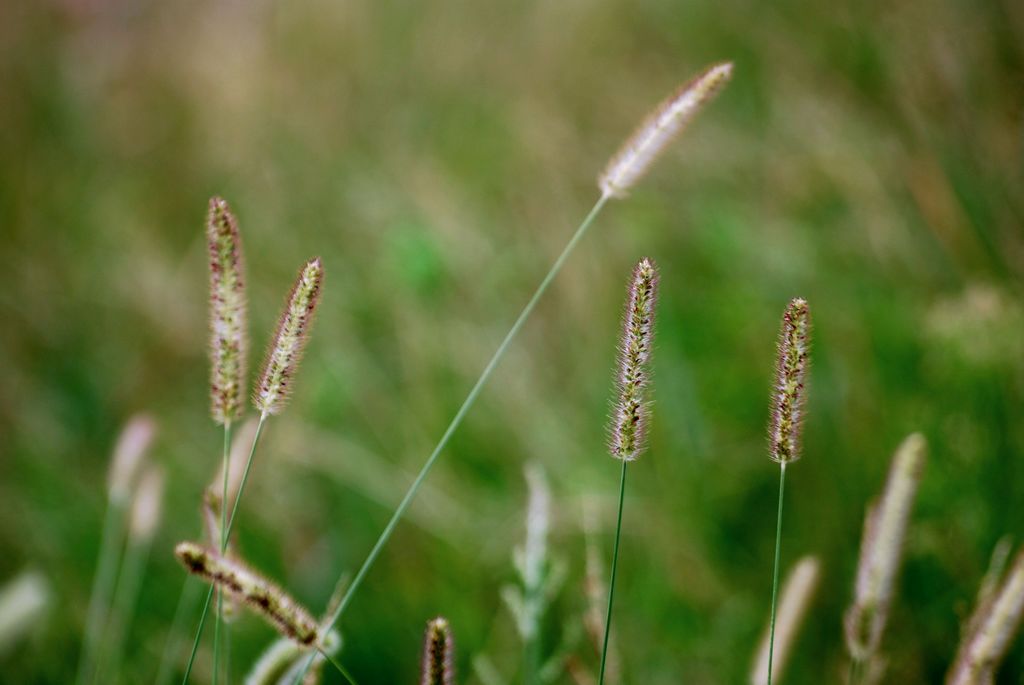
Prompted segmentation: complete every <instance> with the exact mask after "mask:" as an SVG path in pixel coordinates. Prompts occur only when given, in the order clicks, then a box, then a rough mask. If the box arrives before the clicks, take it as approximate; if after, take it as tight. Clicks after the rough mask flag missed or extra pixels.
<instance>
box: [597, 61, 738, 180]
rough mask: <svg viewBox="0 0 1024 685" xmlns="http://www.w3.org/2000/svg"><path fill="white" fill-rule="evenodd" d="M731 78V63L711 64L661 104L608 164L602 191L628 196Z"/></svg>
mask: <svg viewBox="0 0 1024 685" xmlns="http://www.w3.org/2000/svg"><path fill="white" fill-rule="evenodd" d="M731 76H732V62H722V63H720V64H715V65H712V66H711V67H708V68H707V69H705V70H704V71H703V72H701V73H700V74H699V75H698V76H697V77H696V78H694V79H693V80H692V81H690V82H689V83H687V84H685V85H684V86H682V87H681V88H679V89H678V90H677V91H676V92H675V93H673V94H672V95H671V96H670V97H668V98H667V99H666V100H664V101H663V102H662V103H661V104H659V105H658V106H657V107H656V108H655V109H654V111H653V112H652V113H651V114H650V115H648V117H647V119H646V120H645V121H644V123H642V124H641V125H640V127H639V128H638V129H637V130H636V131H635V132H634V133H633V135H631V136H630V137H629V138H628V139H627V140H626V142H625V143H623V145H622V147H621V148H619V151H618V152H616V153H615V155H614V156H613V157H612V158H611V160H610V161H609V162H608V165H607V166H606V167H605V169H604V171H603V172H602V173H601V176H600V178H599V179H598V186H599V187H600V188H601V192H602V193H604V194H605V195H606V196H609V197H623V196H625V195H626V193H627V192H628V191H629V189H630V188H632V187H633V186H634V185H636V183H637V182H638V181H639V180H640V179H641V177H643V175H644V174H645V173H646V172H647V170H648V169H649V168H650V167H651V165H652V164H653V163H654V161H655V160H656V159H657V158H658V156H659V155H661V153H662V152H664V150H665V148H666V147H668V145H669V143H671V142H672V140H673V139H675V137H676V136H677V135H679V134H680V133H681V132H682V130H683V129H684V128H686V125H687V124H688V123H689V122H690V121H691V120H692V119H693V117H694V116H696V114H697V112H699V111H700V109H701V108H702V107H703V106H704V105H705V104H706V103H707V102H709V101H710V100H711V98H712V97H713V96H714V95H715V94H716V93H717V92H718V91H719V90H721V88H722V86H724V85H725V84H726V82H727V81H728V80H729V78H730V77H731Z"/></svg>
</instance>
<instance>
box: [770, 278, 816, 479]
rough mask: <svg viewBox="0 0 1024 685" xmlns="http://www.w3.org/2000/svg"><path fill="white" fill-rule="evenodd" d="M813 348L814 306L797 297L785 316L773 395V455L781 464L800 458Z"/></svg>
mask: <svg viewBox="0 0 1024 685" xmlns="http://www.w3.org/2000/svg"><path fill="white" fill-rule="evenodd" d="M810 350H811V310H810V309H809V308H808V306H807V301H806V300H803V299H801V298H796V299H793V300H791V301H790V303H789V306H788V307H786V312H785V314H783V316H782V332H781V333H780V334H779V358H778V362H777V364H776V378H775V391H774V395H773V397H772V424H771V429H770V434H769V438H770V440H771V458H772V459H774V460H775V461H777V462H779V463H780V464H788V463H789V462H791V461H796V460H797V459H799V458H800V433H801V431H802V429H803V422H804V403H805V401H806V399H807V392H806V381H807V369H808V367H809V366H810Z"/></svg>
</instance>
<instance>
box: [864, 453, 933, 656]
mask: <svg viewBox="0 0 1024 685" xmlns="http://www.w3.org/2000/svg"><path fill="white" fill-rule="evenodd" d="M926 452H927V443H926V442H925V439H924V437H923V436H922V435H920V434H918V433H914V434H913V435H910V436H909V437H907V438H906V439H905V440H904V441H903V442H902V443H901V444H900V446H899V448H898V449H897V450H896V454H895V456H894V457H893V460H892V466H891V467H890V469H889V478H888V480H887V481H886V484H885V490H884V491H883V493H882V496H881V499H880V500H879V501H878V502H876V503H874V504H872V505H871V507H870V508H869V509H868V513H867V516H866V517H865V521H864V536H863V538H862V540H861V547H860V561H859V563H858V566H857V581H856V585H855V586H854V599H853V604H852V605H851V606H850V608H849V610H848V611H847V613H846V617H845V620H844V629H845V636H846V645H847V648H848V649H849V651H850V655H851V656H852V657H853V658H854V659H856V660H858V661H864V662H867V661H870V660H871V658H872V657H873V655H875V653H876V652H877V651H878V647H879V645H880V643H881V640H882V633H883V632H884V630H885V623H886V621H887V619H888V616H889V608H890V605H891V604H892V598H893V594H894V589H895V585H896V578H897V575H898V573H899V567H900V560H901V559H902V557H903V541H904V539H905V537H906V532H907V524H908V522H909V520H910V512H911V509H912V507H913V504H914V496H915V495H916V493H917V487H918V484H919V483H920V481H921V472H922V470H923V469H924V461H925V455H926Z"/></svg>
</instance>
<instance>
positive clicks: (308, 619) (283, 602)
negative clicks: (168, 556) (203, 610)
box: [174, 542, 320, 646]
mask: <svg viewBox="0 0 1024 685" xmlns="http://www.w3.org/2000/svg"><path fill="white" fill-rule="evenodd" d="M174 555H175V556H176V557H177V558H178V561H180V562H181V564H182V565H183V566H184V567H185V570H187V571H188V572H189V573H191V574H193V575H196V576H199V577H200V578H203V579H204V580H206V581H207V582H209V583H213V584H214V585H215V586H216V587H217V588H219V589H220V590H222V591H224V592H225V593H226V594H228V595H231V596H232V597H235V598H237V599H238V600H239V601H242V602H245V603H246V604H247V605H248V606H249V607H251V608H252V609H253V610H254V611H255V612H256V613H258V614H260V615H261V616H263V618H264V619H266V621H267V622H268V623H270V624H271V625H273V626H274V627H275V628H276V629H277V631H278V632H279V633H281V635H283V636H285V637H288V638H291V639H292V640H295V641H296V642H298V643H299V644H301V645H306V646H309V645H313V644H314V643H316V642H317V640H318V638H319V636H320V628H319V626H318V625H317V622H316V621H315V620H314V619H313V617H312V615H311V614H310V613H309V611H307V610H306V609H305V608H304V607H303V606H302V605H300V604H299V603H298V602H296V601H295V600H294V599H293V598H292V597H291V596H289V595H288V594H286V593H285V591H284V590H282V589H281V588H279V587H278V586H277V585H275V584H274V583H272V582H270V581H269V580H267V579H266V578H264V577H263V576H261V575H260V574H258V573H256V572H255V571H253V570H252V569H250V568H248V567H247V566H245V565H244V564H242V563H241V562H239V561H236V560H235V559H230V558H227V557H223V556H221V555H220V554H218V553H217V552H215V551H214V550H212V549H210V548H208V547H204V546H202V545H200V544H198V543H195V542H180V543H178V546H177V547H175V548H174Z"/></svg>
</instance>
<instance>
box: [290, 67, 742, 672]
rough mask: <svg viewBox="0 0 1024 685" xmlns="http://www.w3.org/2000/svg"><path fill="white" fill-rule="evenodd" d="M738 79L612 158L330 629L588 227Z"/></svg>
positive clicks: (694, 84)
mask: <svg viewBox="0 0 1024 685" xmlns="http://www.w3.org/2000/svg"><path fill="white" fill-rule="evenodd" d="M731 76H732V64H731V63H722V64H718V65H714V66H712V67H711V68H709V69H707V70H705V71H704V72H702V73H701V74H700V75H698V76H697V77H696V78H695V79H694V80H692V81H691V82H690V83H688V84H686V85H685V86H683V88H681V89H680V90H679V91H677V92H676V93H675V94H674V95H673V96H672V97H671V98H669V100H667V101H665V102H663V103H661V104H660V105H659V106H658V107H657V108H655V110H654V112H653V113H652V115H651V116H649V117H648V119H647V120H646V121H645V122H644V124H642V125H641V127H640V128H639V129H638V130H637V131H636V132H634V133H633V135H632V136H630V137H629V138H628V139H627V140H626V142H625V143H624V144H623V146H622V147H621V148H620V149H619V151H618V152H617V153H616V154H615V155H614V156H613V157H612V158H611V160H610V161H609V163H608V165H607V166H606V167H605V169H604V170H603V171H602V172H601V174H600V176H599V178H598V187H599V188H600V190H601V195H600V197H599V198H598V199H597V202H595V203H594V206H593V207H592V208H591V210H590V212H588V213H587V215H586V217H584V219H583V221H582V222H581V223H580V225H579V226H578V227H577V229H576V232H575V233H573V235H572V238H570V239H569V242H568V244H566V246H565V248H564V249H563V250H562V253H561V254H560V255H558V258H557V259H556V260H555V263H554V264H552V265H551V268H550V269H549V270H548V273H547V274H546V275H545V276H544V278H543V279H542V280H541V282H540V285H538V286H537V289H536V290H535V291H534V293H533V295H532V296H531V297H530V299H529V301H527V303H526V306H525V307H523V310H522V312H520V313H519V317H518V318H517V319H516V320H515V323H513V324H512V328H510V329H509V331H508V333H507V334H506V335H505V338H504V339H503V340H502V341H501V344H500V345H498V349H497V350H495V352H494V355H493V356H492V357H491V359H490V361H489V362H487V365H486V366H485V367H484V370H483V372H481V374H480V377H479V378H478V379H477V381H476V383H475V384H474V385H473V387H472V389H470V391H469V394H468V395H467V396H466V399H465V400H463V402H462V405H461V406H460V407H459V410H458V411H457V412H456V413H455V416H454V417H453V418H452V420H451V422H450V423H449V424H448V427H447V428H446V429H445V431H444V433H443V434H442V435H441V439H440V440H439V441H438V443H437V445H436V446H435V447H434V450H433V452H431V454H430V456H429V457H428V458H427V461H426V462H425V463H424V464H423V467H422V468H421V469H420V472H419V474H418V475H417V476H416V479H415V480H414V481H413V482H412V485H410V486H409V490H408V491H407V492H406V494H405V496H404V497H403V498H402V501H401V502H400V503H399V505H398V508H397V509H395V512H394V514H392V516H391V519H390V520H389V521H388V523H387V525H386V526H385V527H384V530H383V531H382V532H381V534H380V537H379V538H378V539H377V542H376V543H374V545H373V548H372V549H371V550H370V554H369V555H368V556H367V557H366V561H364V562H363V565H362V566H361V567H360V568H359V571H358V572H357V573H356V576H355V578H354V579H353V580H352V585H351V586H349V589H348V592H346V593H345V596H344V597H343V598H342V600H341V603H340V604H339V605H338V608H337V609H336V610H335V611H334V613H333V615H332V616H331V620H330V621H329V623H328V624H327V626H328V628H330V627H332V626H334V624H335V623H337V621H338V619H340V618H341V616H342V614H343V613H344V612H345V609H346V608H347V607H348V604H349V602H350V601H351V598H352V595H353V594H355V592H356V591H357V590H358V589H359V587H360V586H361V585H362V583H363V580H364V579H365V577H366V574H367V573H368V572H369V570H370V568H372V567H373V564H374V563H375V562H376V561H377V557H378V556H379V555H380V552H381V550H382V549H383V548H384V545H385V544H387V541H388V540H389V539H390V538H391V534H392V533H393V532H394V530H395V526H397V525H398V522H399V521H400V520H401V518H402V516H404V515H405V511H406V509H408V508H409V505H410V504H411V503H412V500H413V498H414V497H415V496H416V492H417V491H418V490H419V489H420V486H422V484H423V481H424V480H426V477H427V474H429V473H430V470H431V469H432V468H433V467H434V464H435V463H436V462H437V459H438V457H440V455H441V452H442V451H444V448H445V447H446V446H447V445H448V441H449V440H450V439H451V437H452V435H453V434H454V433H455V430H456V429H457V428H458V427H459V425H460V424H461V423H462V419H463V418H464V417H465V416H466V414H467V413H468V412H469V409H470V407H472V406H473V403H474V402H476V398H477V396H478V395H479V394H480V391H481V390H482V389H483V387H484V385H485V384H486V383H487V381H488V379H490V377H491V374H492V373H493V372H494V369H495V368H496V367H497V365H498V362H499V361H501V358H502V357H504V356H505V352H506V351H507V350H508V347H509V345H510V344H511V342H512V340H513V339H514V338H515V337H516V334H518V333H519V330H520V329H521V328H522V327H523V324H524V323H526V320H527V319H528V318H529V317H530V314H532V313H533V310H534V308H535V307H536V306H537V303H538V302H539V301H540V298H541V297H542V296H543V295H544V293H545V292H546V291H547V289H548V286H549V285H551V282H552V281H553V280H554V279H555V276H557V275H558V273H559V272H560V271H561V270H562V266H564V264H565V262H566V260H568V258H569V255H571V254H572V252H573V250H574V249H575V248H576V245H577V244H579V242H580V240H582V238H583V236H584V235H585V234H586V232H587V229H589V228H590V226H591V224H593V223H594V220H595V219H596V218H597V216H598V214H600V213H601V210H602V209H603V208H604V206H605V204H607V203H608V200H610V199H612V198H614V197H622V196H624V195H625V194H626V193H627V192H628V190H629V189H630V188H631V187H632V186H633V185H635V184H636V183H637V182H638V181H639V180H640V178H642V177H643V175H644V173H645V172H646V171H647V170H648V169H649V168H650V167H651V166H652V165H653V163H654V161H655V160H656V159H657V157H658V155H659V153H660V152H662V151H663V150H664V149H665V148H666V147H667V146H668V145H669V143H671V142H672V140H673V139H674V138H675V137H676V136H678V135H679V133H681V132H682V130H683V129H684V128H685V127H686V125H687V124H688V123H689V122H690V120H691V119H692V118H693V116H694V115H695V114H696V113H697V112H698V111H699V110H700V109H701V108H702V107H703V106H704V105H705V104H706V103H707V102H709V101H710V100H711V98H712V97H713V96H714V94H715V93H717V92H718V91H719V90H720V89H721V87H722V86H723V85H724V84H725V83H726V82H727V81H728V80H729V78H730V77H731ZM312 662H313V660H312V657H310V658H309V659H308V660H307V661H306V668H307V669H308V667H309V664H311V663H312ZM304 676H305V670H303V671H302V672H301V673H300V679H301V678H302V677H304Z"/></svg>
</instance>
